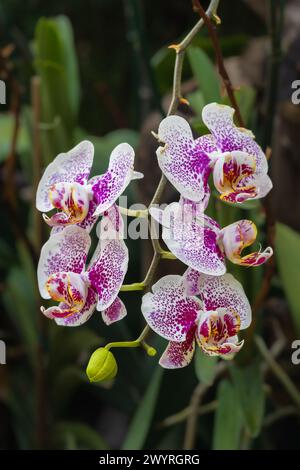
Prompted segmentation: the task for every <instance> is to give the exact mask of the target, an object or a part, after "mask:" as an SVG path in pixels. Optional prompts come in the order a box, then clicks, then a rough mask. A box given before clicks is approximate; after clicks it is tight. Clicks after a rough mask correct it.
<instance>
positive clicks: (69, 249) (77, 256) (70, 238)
mask: <svg viewBox="0 0 300 470" xmlns="http://www.w3.org/2000/svg"><path fill="white" fill-rule="evenodd" d="M90 244H91V239H90V237H89V235H88V233H87V232H86V231H85V230H84V229H82V228H80V227H76V226H75V225H73V226H72V225H71V226H69V227H66V228H65V229H64V230H63V231H62V232H59V233H57V234H54V235H53V236H51V237H50V239H49V240H48V241H47V242H46V243H45V245H44V246H43V248H42V250H41V256H40V259H39V264H38V270H37V275H38V284H39V290H40V294H41V296H42V297H43V298H44V299H49V298H50V296H49V293H48V291H47V289H46V282H47V279H48V278H49V276H51V274H54V273H58V272H62V271H71V272H74V273H81V272H82V271H83V269H84V266H85V262H86V258H87V254H88V251H89V248H90Z"/></svg>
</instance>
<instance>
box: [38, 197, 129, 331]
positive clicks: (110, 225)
mask: <svg viewBox="0 0 300 470" xmlns="http://www.w3.org/2000/svg"><path fill="white" fill-rule="evenodd" d="M115 211H116V206H112V208H110V210H109V211H108V212H107V215H105V216H104V217H103V218H102V220H101V222H100V224H99V225H100V226H101V230H99V232H101V234H102V233H105V235H106V236H105V239H99V242H98V246H97V248H96V251H95V253H94V255H93V257H92V259H91V261H90V263H89V265H88V267H87V269H86V268H85V266H86V260H87V255H88V251H89V248H90V244H91V239H90V236H89V234H88V233H87V231H86V230H85V229H83V228H82V227H78V226H68V227H65V228H64V230H62V231H60V232H59V233H56V234H53V235H52V236H51V237H50V239H49V240H48V242H47V243H46V244H45V245H44V246H43V248H42V251H41V257H40V260H39V264H38V283H39V290H40V294H41V296H42V297H43V298H44V299H50V298H52V299H53V300H55V301H57V302H59V305H58V306H55V307H50V308H48V309H45V308H44V307H41V311H42V313H43V314H44V315H45V316H47V317H48V318H51V319H54V320H55V321H56V323H57V324H58V325H64V326H78V325H81V324H83V323H85V322H86V321H87V320H88V319H89V318H90V316H91V315H92V313H93V311H94V309H95V307H96V308H97V310H99V311H101V313H102V318H103V320H104V322H105V323H106V324H110V323H113V322H114V321H118V320H120V319H121V318H123V317H124V316H125V315H126V308H125V306H124V304H123V302H122V301H121V299H119V298H118V297H117V295H118V292H119V290H120V287H121V285H122V283H123V280H124V277H125V274H126V271H127V266H128V250H127V247H126V245H125V243H124V240H123V239H122V237H121V235H120V233H119V232H120V224H121V222H119V227H117V225H116V224H115V220H116V217H115V216H114V215H113V212H115Z"/></svg>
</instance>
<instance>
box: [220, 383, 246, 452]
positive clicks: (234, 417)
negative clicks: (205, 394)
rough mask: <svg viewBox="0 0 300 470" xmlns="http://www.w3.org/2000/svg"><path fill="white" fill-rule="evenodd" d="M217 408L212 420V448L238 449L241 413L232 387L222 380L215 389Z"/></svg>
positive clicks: (241, 421)
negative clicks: (216, 389)
mask: <svg viewBox="0 0 300 470" xmlns="http://www.w3.org/2000/svg"><path fill="white" fill-rule="evenodd" d="M217 400H218V408H217V411H216V414H215V420H214V434H213V449H214V450H238V449H239V443H240V436H241V430H242V424H243V420H242V415H241V410H240V408H239V406H238V403H237V397H236V393H235V389H234V387H233V386H232V385H231V383H230V382H229V381H228V380H223V381H222V382H221V383H220V384H219V386H218V391H217Z"/></svg>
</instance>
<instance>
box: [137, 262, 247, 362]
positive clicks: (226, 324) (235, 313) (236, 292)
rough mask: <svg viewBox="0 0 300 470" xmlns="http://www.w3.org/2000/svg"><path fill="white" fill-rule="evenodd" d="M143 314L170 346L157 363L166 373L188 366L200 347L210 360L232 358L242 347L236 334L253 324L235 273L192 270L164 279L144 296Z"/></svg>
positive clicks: (245, 298)
mask: <svg viewBox="0 0 300 470" xmlns="http://www.w3.org/2000/svg"><path fill="white" fill-rule="evenodd" d="M196 295H198V296H199V297H196ZM142 313H143V315H144V317H145V319H146V321H147V323H148V325H149V326H150V328H152V329H153V330H154V331H155V332H156V333H157V334H158V335H160V336H162V337H163V338H165V339H167V340H168V341H169V344H168V346H167V348H166V350H165V351H164V353H163V355H162V357H161V358H160V361H159V363H160V365H161V366H162V367H165V368H167V369H174V368H180V367H185V366H187V365H188V364H189V363H190V362H191V360H192V357H193V355H194V351H195V346H196V343H197V344H198V346H199V347H200V348H201V350H202V351H203V352H204V353H205V354H207V355H210V356H221V357H222V358H224V359H231V358H232V357H233V355H234V354H235V353H237V352H238V351H239V350H240V349H241V347H242V346H243V341H241V342H239V340H238V336H237V334H238V332H239V331H240V330H243V329H245V328H247V327H248V326H249V325H250V323H251V307H250V305H249V302H248V299H247V297H246V295H245V292H244V290H243V288H242V286H241V284H240V283H239V282H238V281H237V280H236V279H234V277H233V276H232V275H231V274H225V275H223V276H218V277H216V276H207V275H205V274H200V273H199V272H197V271H193V270H188V271H186V273H185V274H184V275H183V276H178V275H169V276H165V277H163V278H162V279H160V280H159V281H158V282H157V283H156V284H155V285H154V286H153V287H152V292H149V293H147V294H146V295H144V296H143V300H142Z"/></svg>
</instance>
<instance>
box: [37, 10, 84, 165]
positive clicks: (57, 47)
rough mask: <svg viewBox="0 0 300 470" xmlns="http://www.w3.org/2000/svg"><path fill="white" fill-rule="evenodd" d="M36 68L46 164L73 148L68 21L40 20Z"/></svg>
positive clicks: (75, 81)
mask: <svg viewBox="0 0 300 470" xmlns="http://www.w3.org/2000/svg"><path fill="white" fill-rule="evenodd" d="M34 62H35V67H36V70H37V73H38V75H39V76H40V77H41V103H42V126H41V141H42V148H43V155H44V163H45V164H47V163H49V162H50V161H52V160H53V158H54V157H55V156H56V155H57V154H58V153H60V152H62V151H67V150H69V149H70V147H71V146H72V145H73V129H74V125H75V124H76V120H77V112H78V107H79V78H78V71H77V63H76V56H75V51H74V44H73V38H72V30H71V26H70V23H69V21H68V19H67V18H65V17H63V16H59V17H57V18H53V19H46V18H41V19H40V20H39V21H38V23H37V27H36V32H35V61H34Z"/></svg>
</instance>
